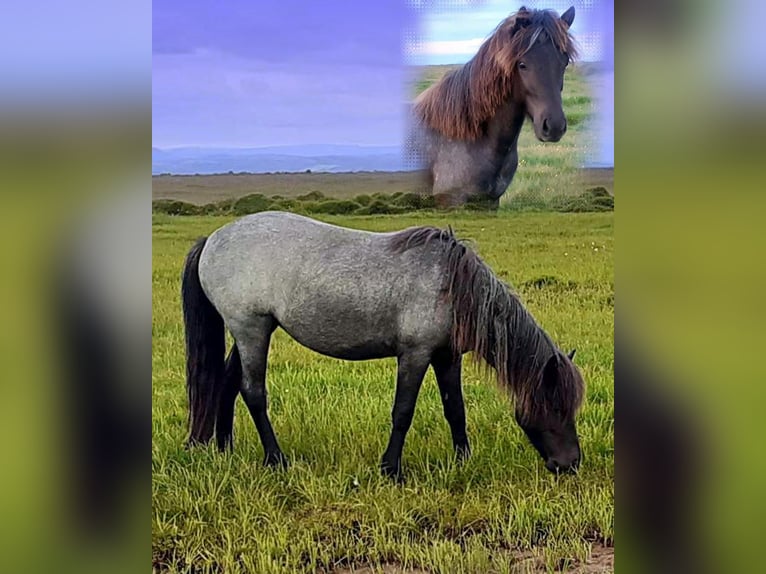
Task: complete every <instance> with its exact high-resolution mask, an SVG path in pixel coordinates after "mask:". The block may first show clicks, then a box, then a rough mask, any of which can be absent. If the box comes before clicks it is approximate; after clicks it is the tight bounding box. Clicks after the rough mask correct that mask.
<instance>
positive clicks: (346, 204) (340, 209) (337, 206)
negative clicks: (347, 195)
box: [304, 199, 362, 215]
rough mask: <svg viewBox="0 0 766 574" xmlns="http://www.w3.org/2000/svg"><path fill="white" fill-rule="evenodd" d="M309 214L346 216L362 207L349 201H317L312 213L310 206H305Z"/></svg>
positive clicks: (313, 205) (312, 207) (312, 206)
mask: <svg viewBox="0 0 766 574" xmlns="http://www.w3.org/2000/svg"><path fill="white" fill-rule="evenodd" d="M304 207H305V208H306V210H307V211H308V212H309V213H326V214H330V215H346V214H349V213H354V212H355V211H356V210H357V209H359V208H360V207H362V206H361V205H359V204H358V203H357V202H355V201H351V200H348V199H329V200H327V201H317V202H314V203H313V204H312V205H311V208H310V211H309V209H308V205H306V206H304Z"/></svg>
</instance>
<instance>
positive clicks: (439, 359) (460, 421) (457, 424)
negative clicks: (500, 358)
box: [431, 349, 471, 460]
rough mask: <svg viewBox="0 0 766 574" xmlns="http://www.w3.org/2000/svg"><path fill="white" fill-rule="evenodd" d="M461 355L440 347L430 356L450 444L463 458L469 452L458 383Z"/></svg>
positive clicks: (460, 387)
mask: <svg viewBox="0 0 766 574" xmlns="http://www.w3.org/2000/svg"><path fill="white" fill-rule="evenodd" d="M462 363H463V360H462V357H461V356H460V355H458V356H457V357H455V355H454V354H453V353H452V351H451V350H449V349H442V350H439V351H437V352H435V353H434V355H433V357H432V358H431V365H433V368H434V373H435V374H436V382H437V383H438V384H439V393H440V394H441V398H442V405H443V406H444V418H446V419H447V422H448V423H449V428H450V431H451V432H452V444H453V445H454V447H455V453H456V454H457V456H458V459H460V460H463V459H465V458H468V457H469V456H470V454H471V447H470V445H469V444H468V435H467V434H466V430H465V405H464V404H463V389H462V385H461V384H460V367H461V365H462Z"/></svg>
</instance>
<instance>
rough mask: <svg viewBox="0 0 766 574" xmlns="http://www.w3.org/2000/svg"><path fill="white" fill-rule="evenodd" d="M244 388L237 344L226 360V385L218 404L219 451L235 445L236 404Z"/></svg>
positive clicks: (217, 441)
mask: <svg viewBox="0 0 766 574" xmlns="http://www.w3.org/2000/svg"><path fill="white" fill-rule="evenodd" d="M241 388H242V359H241V358H240V356H239V349H238V348H237V345H236V344H235V345H234V346H233V347H232V348H231V351H230V352H229V356H228V357H227V359H226V370H225V375H224V385H223V389H221V397H220V399H219V402H218V414H217V416H216V423H215V437H216V443H217V444H218V449H219V450H221V451H224V450H227V449H231V448H232V447H233V446H234V445H233V443H234V438H233V434H234V403H235V401H236V400H237V395H238V394H239V391H240V389H241Z"/></svg>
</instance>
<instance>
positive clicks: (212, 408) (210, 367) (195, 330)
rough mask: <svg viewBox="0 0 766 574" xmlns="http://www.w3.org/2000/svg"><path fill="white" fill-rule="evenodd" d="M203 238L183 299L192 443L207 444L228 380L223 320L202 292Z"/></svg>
mask: <svg viewBox="0 0 766 574" xmlns="http://www.w3.org/2000/svg"><path fill="white" fill-rule="evenodd" d="M206 242H207V237H203V238H201V239H199V240H197V242H196V243H195V244H194V247H192V248H191V250H190V251H189V254H188V255H187V256H186V264H185V265H184V270H183V276H182V279H181V299H182V304H183V314H184V325H185V327H186V392H187V395H188V397H189V423H188V424H189V444H195V443H207V442H209V441H210V439H211V438H212V437H213V431H214V429H215V419H216V411H217V408H218V398H219V395H220V390H221V386H222V383H223V382H224V377H225V367H224V355H225V351H226V346H225V345H226V339H225V333H224V325H223V318H222V317H221V315H220V314H219V313H218V311H217V310H216V309H215V307H214V306H213V304H212V303H211V302H210V299H208V298H207V295H205V292H204V291H203V290H202V284H201V283H200V280H199V260H200V255H201V254H202V250H203V248H204V247H205V243H206Z"/></svg>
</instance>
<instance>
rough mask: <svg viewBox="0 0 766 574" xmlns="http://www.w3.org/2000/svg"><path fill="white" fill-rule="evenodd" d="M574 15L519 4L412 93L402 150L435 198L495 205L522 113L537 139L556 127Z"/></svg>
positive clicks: (509, 170) (547, 137)
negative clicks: (456, 61) (460, 58)
mask: <svg viewBox="0 0 766 574" xmlns="http://www.w3.org/2000/svg"><path fill="white" fill-rule="evenodd" d="M574 15H575V10H574V7H572V8H570V9H569V10H567V11H566V12H564V14H563V15H562V16H561V17H559V16H558V15H557V14H556V13H555V12H552V11H549V10H530V9H527V8H521V9H520V10H519V11H518V12H516V13H515V14H512V15H511V16H509V17H508V18H507V19H506V20H504V21H503V22H501V23H500V25H499V26H498V27H497V28H496V29H495V31H494V33H493V34H492V35H491V36H490V37H489V38H488V39H487V40H486V41H485V42H484V43H483V44H482V46H481V47H480V48H479V51H478V53H477V54H476V55H475V56H474V57H473V58H472V59H471V60H470V61H469V62H468V63H466V64H465V65H464V66H462V67H461V68H458V69H456V70H453V71H452V72H449V73H448V74H447V75H446V76H444V77H443V78H442V79H441V80H440V81H439V82H437V83H436V84H434V85H433V86H431V87H429V88H428V89H426V90H425V91H424V92H423V93H422V94H420V96H418V98H417V99H416V100H415V103H414V105H413V107H412V110H411V115H412V117H411V118H410V133H409V135H408V149H407V151H408V154H409V157H410V160H411V161H414V162H415V164H416V166H417V167H418V168H420V169H423V170H424V172H425V176H426V182H425V188H426V189H428V190H430V192H431V193H432V194H433V195H434V196H436V198H437V202H438V203H439V204H440V205H445V206H449V205H460V204H463V203H466V202H468V201H475V200H479V202H481V203H484V204H486V205H487V206H489V207H495V208H496V207H497V206H498V204H499V200H500V196H501V195H503V193H505V190H506V189H507V188H508V186H509V185H510V183H511V181H512V180H513V176H514V174H515V173H516V167H517V166H518V160H519V158H518V152H517V149H516V146H517V143H518V138H519V133H520V132H521V127H522V125H523V124H524V119H525V118H526V117H530V118H531V119H532V123H533V124H534V130H535V135H536V136H537V138H538V139H539V140H540V141H543V142H557V141H559V140H560V139H561V137H562V136H563V135H564V132H566V129H567V121H566V117H565V116H564V110H563V107H562V103H561V92H562V90H563V87H564V71H565V69H566V67H567V65H568V64H569V62H570V61H572V60H573V59H574V58H575V57H576V55H577V51H576V48H575V45H574V41H573V39H572V37H571V35H570V34H569V27H570V26H571V25H572V22H573V21H574Z"/></svg>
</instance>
